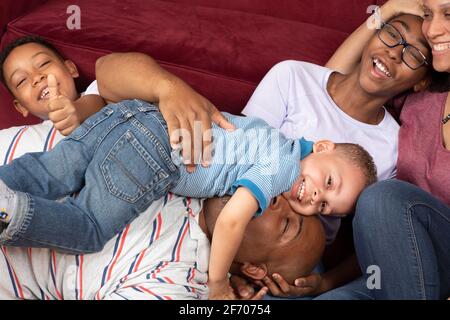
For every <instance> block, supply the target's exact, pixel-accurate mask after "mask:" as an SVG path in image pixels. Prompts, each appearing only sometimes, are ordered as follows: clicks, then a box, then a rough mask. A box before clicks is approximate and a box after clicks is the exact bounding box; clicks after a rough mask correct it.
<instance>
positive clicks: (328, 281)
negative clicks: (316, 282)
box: [317, 273, 337, 294]
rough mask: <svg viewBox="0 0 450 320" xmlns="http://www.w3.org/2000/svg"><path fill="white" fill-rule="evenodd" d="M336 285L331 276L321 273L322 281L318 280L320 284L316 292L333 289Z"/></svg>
mask: <svg viewBox="0 0 450 320" xmlns="http://www.w3.org/2000/svg"><path fill="white" fill-rule="evenodd" d="M336 287H337V285H336V284H335V283H334V281H333V279H332V277H331V276H330V275H328V274H326V273H325V274H323V275H322V281H321V282H320V286H319V289H318V291H319V292H317V294H322V293H325V292H327V291H330V290H333V289H334V288H336Z"/></svg>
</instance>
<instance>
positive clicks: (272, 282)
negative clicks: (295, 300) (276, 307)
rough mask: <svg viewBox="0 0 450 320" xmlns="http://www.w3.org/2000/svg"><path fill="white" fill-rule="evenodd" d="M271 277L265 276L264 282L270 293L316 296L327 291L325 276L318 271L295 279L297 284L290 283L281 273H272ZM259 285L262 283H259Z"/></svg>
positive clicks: (287, 295) (284, 295)
mask: <svg viewBox="0 0 450 320" xmlns="http://www.w3.org/2000/svg"><path fill="white" fill-rule="evenodd" d="M272 277H273V279H271V278H270V277H267V276H266V277H264V279H263V281H262V283H263V284H264V285H266V286H267V287H268V288H269V290H270V293H271V294H272V295H274V296H278V297H290V296H298V297H305V296H316V295H319V294H321V293H323V292H326V291H327V289H326V288H325V281H323V277H322V276H321V275H320V274H318V273H313V274H310V275H308V276H306V277H303V278H299V279H296V280H295V285H294V286H293V285H290V284H289V283H287V282H286V280H284V278H283V277H282V276H281V275H279V274H274V275H272ZM259 285H262V284H261V283H259Z"/></svg>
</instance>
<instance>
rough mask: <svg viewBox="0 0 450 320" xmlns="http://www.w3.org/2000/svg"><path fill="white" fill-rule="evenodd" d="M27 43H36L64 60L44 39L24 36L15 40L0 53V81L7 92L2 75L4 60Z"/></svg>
mask: <svg viewBox="0 0 450 320" xmlns="http://www.w3.org/2000/svg"><path fill="white" fill-rule="evenodd" d="M28 43H37V44H39V45H41V46H43V47H45V48H47V49H50V50H51V51H52V52H53V53H54V54H56V56H57V57H58V58H60V59H61V60H65V59H64V57H63V56H62V55H61V53H60V52H59V51H58V50H57V49H56V48H55V47H54V46H53V45H52V44H51V43H50V42H48V41H47V40H45V39H44V38H42V37H39V36H25V37H22V38H19V39H17V40H14V41H12V42H10V43H9V44H8V45H7V46H5V48H3V50H2V51H1V52H0V81H1V82H3V84H4V85H5V87H6V88H8V90H9V87H8V85H7V84H6V79H5V77H4V74H3V65H4V63H5V60H6V58H8V56H9V55H10V54H11V52H12V51H13V50H14V49H15V48H17V47H20V46H23V45H24V44H28Z"/></svg>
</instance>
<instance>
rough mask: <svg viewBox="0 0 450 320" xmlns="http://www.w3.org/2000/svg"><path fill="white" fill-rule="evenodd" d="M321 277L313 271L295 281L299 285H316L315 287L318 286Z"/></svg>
mask: <svg viewBox="0 0 450 320" xmlns="http://www.w3.org/2000/svg"><path fill="white" fill-rule="evenodd" d="M320 279H321V277H320V275H318V274H315V273H313V274H310V275H308V276H306V277H302V278H298V279H296V280H295V282H294V283H295V285H296V286H297V287H314V288H316V287H318V286H319V284H320Z"/></svg>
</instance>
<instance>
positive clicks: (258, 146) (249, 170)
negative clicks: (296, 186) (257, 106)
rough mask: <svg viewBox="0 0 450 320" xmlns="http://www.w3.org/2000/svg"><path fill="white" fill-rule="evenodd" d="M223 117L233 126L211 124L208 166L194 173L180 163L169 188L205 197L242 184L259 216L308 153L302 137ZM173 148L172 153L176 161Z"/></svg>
mask: <svg viewBox="0 0 450 320" xmlns="http://www.w3.org/2000/svg"><path fill="white" fill-rule="evenodd" d="M223 115H224V116H225V117H226V118H227V119H228V120H229V121H230V122H231V123H232V124H234V125H235V127H236V130H235V131H233V132H228V131H226V130H224V129H221V128H220V127H218V126H217V125H215V124H213V129H212V130H213V159H212V162H211V165H210V166H209V167H208V168H204V167H202V166H197V168H196V170H195V172H194V173H188V172H187V171H186V168H185V167H184V166H179V167H180V179H179V181H178V183H177V185H176V186H175V187H174V188H172V190H171V191H172V192H173V193H175V194H178V195H181V196H190V197H196V198H211V197H214V196H223V195H225V194H229V195H232V194H233V193H234V192H235V191H236V189H237V188H238V187H241V186H242V187H245V188H247V189H248V190H250V192H251V193H252V194H253V195H254V196H255V198H256V200H257V201H258V204H259V209H258V211H257V214H261V213H262V212H263V211H264V210H265V209H266V208H267V207H268V205H269V203H270V200H271V199H272V198H273V197H275V196H277V195H279V194H281V193H283V192H285V191H288V190H289V189H290V188H291V186H292V185H293V183H294V182H295V180H296V179H297V177H298V175H299V174H300V160H301V159H303V158H304V157H305V156H307V155H308V154H309V153H311V152H312V145H313V143H312V142H310V141H306V140H305V139H303V138H302V139H300V140H293V139H286V138H285V137H284V136H283V135H282V134H281V133H280V131H279V130H277V129H274V128H272V127H271V126H269V125H268V124H267V123H266V122H264V121H263V120H261V119H259V118H256V117H241V116H235V115H232V114H229V113H223ZM180 158H181V157H180V154H179V152H175V153H172V159H173V161H174V163H175V164H180V163H181V161H180V160H181V159H180Z"/></svg>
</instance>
